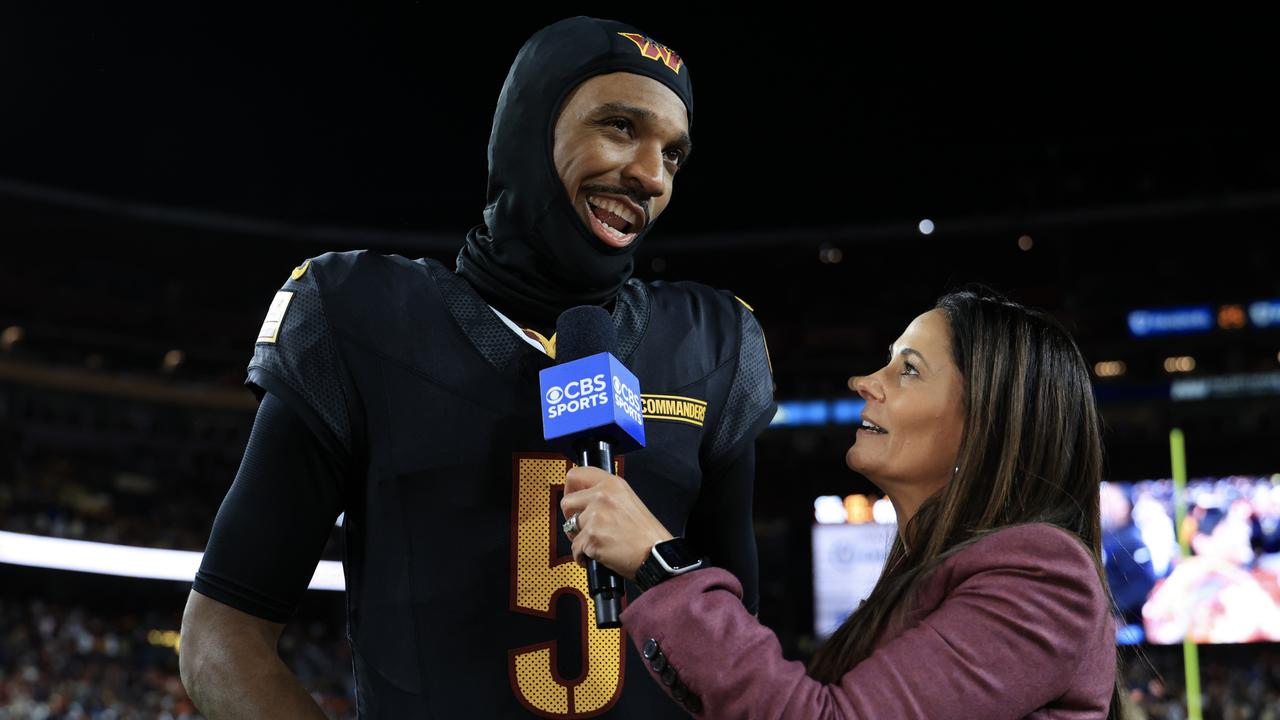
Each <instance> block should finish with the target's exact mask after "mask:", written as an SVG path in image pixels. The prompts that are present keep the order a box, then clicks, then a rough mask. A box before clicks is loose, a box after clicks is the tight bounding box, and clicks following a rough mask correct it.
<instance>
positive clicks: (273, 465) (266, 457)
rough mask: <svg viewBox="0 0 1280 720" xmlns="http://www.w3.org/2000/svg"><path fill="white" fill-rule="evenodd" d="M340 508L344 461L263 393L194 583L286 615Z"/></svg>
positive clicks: (246, 605) (240, 603)
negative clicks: (247, 441) (338, 458)
mask: <svg viewBox="0 0 1280 720" xmlns="http://www.w3.org/2000/svg"><path fill="white" fill-rule="evenodd" d="M342 508H343V477H342V471H341V464H340V463H339V462H338V460H337V458H335V457H334V456H333V451H332V450H330V449H329V445H327V444H325V443H322V442H320V441H319V440H318V439H317V438H316V436H315V433H313V432H312V430H311V429H310V428H309V427H308V426H307V424H306V423H304V422H303V421H302V419H301V418H300V417H299V416H298V414H297V413H295V412H294V411H293V410H291V409H290V408H289V407H288V406H287V405H286V403H285V402H284V401H283V400H281V399H280V398H278V397H276V396H275V395H273V394H271V393H269V392H268V393H266V394H265V395H264V396H263V398H262V404H261V405H259V406H258V415H257V418H256V419H255V420H254V423H253V431H252V433H251V434H250V436H249V445H248V447H247V448H246V449H245V453H244V460H242V461H241V463H240V471H239V472H238V473H236V478H235V482H233V483H232V485H231V489H230V490H228V491H227V496H226V498H225V499H223V501H222V507H221V508H220V509H219V510H218V516H217V518H215V519H214V521H213V531H212V532H211V533H210V535H209V544H208V547H207V548H206V549H205V554H204V560H203V561H202V562H201V563H200V570H199V572H197V573H196V577H195V582H194V584H193V587H194V588H195V590H196V591H197V592H199V593H200V594H201V595H206V596H208V597H210V598H213V599H214V600H217V601H219V602H221V603H225V604H227V605H230V606H231V607H234V608H236V609H238V610H243V611H244V612H247V613H249V614H250V615H255V616H257V617H260V618H264V619H266V620H271V621H272V622H286V621H287V620H288V619H289V617H290V616H291V615H292V614H293V612H294V610H295V609H296V608H297V605H298V601H299V600H300V599H301V597H302V593H303V592H304V591H305V590H306V589H307V585H308V583H309V582H310V581H311V576H312V574H313V573H314V572H315V568H316V563H317V562H319V560H320V554H321V553H322V552H323V551H324V546H325V542H326V540H327V539H328V537H329V533H330V531H331V529H332V527H333V523H334V520H335V519H336V518H337V516H338V513H339V512H341V511H342Z"/></svg>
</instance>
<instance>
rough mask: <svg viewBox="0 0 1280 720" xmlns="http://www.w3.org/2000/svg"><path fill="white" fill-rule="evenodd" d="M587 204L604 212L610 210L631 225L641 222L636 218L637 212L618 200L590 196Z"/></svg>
mask: <svg viewBox="0 0 1280 720" xmlns="http://www.w3.org/2000/svg"><path fill="white" fill-rule="evenodd" d="M587 202H588V203H590V204H591V205H592V206H594V207H598V208H600V209H602V210H608V211H609V212H611V213H613V214H614V215H617V216H618V217H620V218H622V219H623V220H626V221H627V222H628V223H630V224H631V225H636V224H638V223H639V222H640V219H639V218H637V217H636V214H635V212H633V211H632V210H631V208H629V207H627V206H626V205H623V204H622V203H620V202H618V201H617V200H610V199H609V198H602V197H596V196H595V195H588V196H587Z"/></svg>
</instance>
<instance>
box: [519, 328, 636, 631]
mask: <svg viewBox="0 0 1280 720" xmlns="http://www.w3.org/2000/svg"><path fill="white" fill-rule="evenodd" d="M617 346H618V338H617V333H616V331H615V330H614V329H613V319H612V318H610V317H609V313H607V312H605V310H604V308H600V307H596V306H594V305H582V306H579V307H574V308H569V309H568V310H566V311H564V313H562V314H561V315H560V318H559V319H558V320H557V321H556V362H557V364H556V365H554V366H552V367H549V368H547V369H546V370H543V371H542V372H541V373H539V374H538V383H539V386H540V389H541V392H542V436H543V438H545V439H546V440H547V442H548V443H549V444H550V445H551V446H552V447H553V448H555V449H557V450H559V451H561V452H563V453H565V454H566V455H568V456H569V457H570V458H571V459H572V460H573V461H574V462H575V463H577V464H578V465H580V466H582V467H595V468H600V469H601V470H604V471H605V472H609V473H612V472H613V456H614V453H617V454H622V453H625V452H628V451H631V450H635V449H638V448H642V447H644V414H643V410H642V405H641V403H640V381H639V380H637V379H636V376H635V375H634V374H633V373H632V372H631V371H630V370H628V369H627V368H626V366H625V365H623V364H622V363H621V362H620V361H619V360H618V359H617V358H616V357H614V355H613V353H614V352H616V348H617ZM587 588H588V591H589V592H590V594H591V599H592V602H593V603H594V604H595V612H596V627H598V628H616V627H621V626H622V623H621V621H620V620H619V619H618V615H619V614H621V612H622V597H623V594H624V593H625V588H624V587H623V584H622V578H620V577H618V574H617V573H615V572H613V571H612V570H610V569H609V568H608V567H607V566H605V565H602V564H600V563H599V562H597V561H596V560H589V561H588V562H587Z"/></svg>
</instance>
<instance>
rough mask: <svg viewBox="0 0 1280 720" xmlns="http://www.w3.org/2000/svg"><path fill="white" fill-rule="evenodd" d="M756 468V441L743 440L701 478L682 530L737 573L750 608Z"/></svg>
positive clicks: (754, 589) (755, 582)
mask: <svg viewBox="0 0 1280 720" xmlns="http://www.w3.org/2000/svg"><path fill="white" fill-rule="evenodd" d="M755 474H756V448H755V443H754V442H748V443H747V445H746V447H745V448H743V450H742V451H741V452H739V453H738V456H737V457H736V458H735V459H734V460H733V461H731V462H729V463H728V464H726V465H723V466H721V467H720V468H718V469H716V470H715V471H713V474H708V475H707V476H706V477H704V478H703V482H702V490H701V491H700V492H699V493H698V502H697V504H696V505H695V506H694V508H693V512H692V514H691V515H690V517H689V523H688V527H687V528H686V531H685V532H686V534H687V535H688V538H689V542H690V543H692V544H693V545H694V546H695V547H696V548H697V549H698V550H700V551H701V552H702V553H704V554H705V555H707V557H709V558H710V559H711V564H713V565H716V566H718V567H722V568H724V569H726V570H728V571H729V572H731V573H733V574H734V575H735V576H736V577H737V578H738V581H739V582H741V583H742V604H743V605H745V606H746V608H747V610H749V611H751V612H753V613H754V612H756V611H757V609H758V606H759V604H760V561H759V558H758V556H757V553H756V533H755V527H754V525H753V523H752V511H751V507H752V493H753V492H754V487H755Z"/></svg>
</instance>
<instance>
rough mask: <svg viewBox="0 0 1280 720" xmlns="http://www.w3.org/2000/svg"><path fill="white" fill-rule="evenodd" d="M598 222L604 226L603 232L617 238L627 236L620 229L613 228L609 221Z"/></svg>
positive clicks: (620, 238)
mask: <svg viewBox="0 0 1280 720" xmlns="http://www.w3.org/2000/svg"><path fill="white" fill-rule="evenodd" d="M600 224H601V225H603V226H604V229H605V232H607V233H609V234H610V235H612V236H614V237H616V238H618V239H619V240H622V239H623V238H625V237H627V236H626V235H625V234H623V232H622V231H621V230H615V229H614V228H613V226H612V225H610V224H609V223H600Z"/></svg>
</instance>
